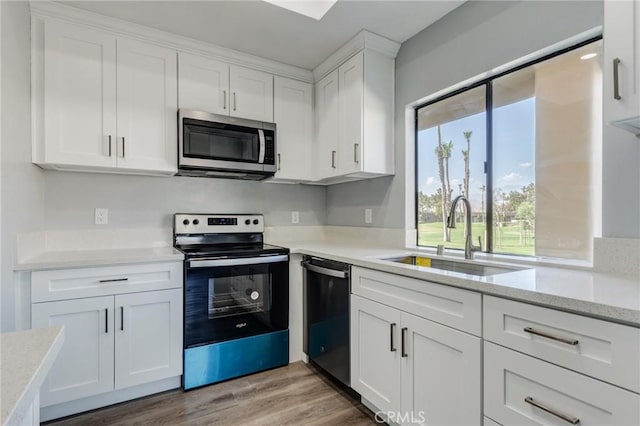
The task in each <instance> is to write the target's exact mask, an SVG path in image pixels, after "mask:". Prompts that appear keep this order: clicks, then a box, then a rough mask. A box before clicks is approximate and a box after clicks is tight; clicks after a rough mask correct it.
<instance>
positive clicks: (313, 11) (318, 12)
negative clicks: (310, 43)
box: [264, 0, 338, 21]
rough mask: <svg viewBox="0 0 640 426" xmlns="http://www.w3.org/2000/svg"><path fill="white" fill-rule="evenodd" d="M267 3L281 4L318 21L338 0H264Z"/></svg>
mask: <svg viewBox="0 0 640 426" xmlns="http://www.w3.org/2000/svg"><path fill="white" fill-rule="evenodd" d="M264 1H266V2H267V3H271V4H274V5H276V6H280V7H282V8H284V9H287V10H290V11H292V12H295V13H299V14H300V15H304V16H308V17H309V18H313V19H315V20H317V21H319V20H320V19H322V17H323V16H324V15H325V14H326V13H327V12H328V11H329V9H331V7H332V6H333V5H334V4H336V2H337V1H338V0H264Z"/></svg>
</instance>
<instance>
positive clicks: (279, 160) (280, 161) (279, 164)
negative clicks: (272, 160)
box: [278, 153, 282, 170]
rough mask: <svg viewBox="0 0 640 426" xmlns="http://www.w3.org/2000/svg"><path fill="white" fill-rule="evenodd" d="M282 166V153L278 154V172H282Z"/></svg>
mask: <svg viewBox="0 0 640 426" xmlns="http://www.w3.org/2000/svg"><path fill="white" fill-rule="evenodd" d="M281 165H282V160H281V159H280V153H278V170H280V166H281Z"/></svg>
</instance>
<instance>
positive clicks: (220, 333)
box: [185, 255, 289, 348]
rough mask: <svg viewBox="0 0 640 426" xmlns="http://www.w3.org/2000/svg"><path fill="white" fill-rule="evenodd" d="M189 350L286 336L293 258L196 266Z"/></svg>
mask: <svg viewBox="0 0 640 426" xmlns="http://www.w3.org/2000/svg"><path fill="white" fill-rule="evenodd" d="M185 277H186V279H185V348H190V347H194V346H199V345H203V344H209V343H216V342H223V341H226V340H232V339H238V338H241V337H247V336H255V335H258V334H263V333H269V332H272V331H279V330H286V329H287V328H288V326H289V256H288V255H274V256H261V257H252V258H236V259H214V260H191V261H189V262H188V264H187V270H186V275H185Z"/></svg>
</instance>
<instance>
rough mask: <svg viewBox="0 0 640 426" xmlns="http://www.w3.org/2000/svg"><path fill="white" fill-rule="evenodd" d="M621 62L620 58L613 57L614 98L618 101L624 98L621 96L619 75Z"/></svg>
mask: <svg viewBox="0 0 640 426" xmlns="http://www.w3.org/2000/svg"><path fill="white" fill-rule="evenodd" d="M620 62H621V61H620V58H614V59H613V99H615V100H616V101H619V100H620V99H622V96H620V76H619V75H618V70H619V68H620Z"/></svg>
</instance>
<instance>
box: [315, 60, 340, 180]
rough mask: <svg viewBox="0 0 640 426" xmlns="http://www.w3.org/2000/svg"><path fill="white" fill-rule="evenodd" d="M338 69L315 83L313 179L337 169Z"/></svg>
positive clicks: (323, 177) (329, 175)
mask: <svg viewBox="0 0 640 426" xmlns="http://www.w3.org/2000/svg"><path fill="white" fill-rule="evenodd" d="M339 117H340V115H339V110H338V70H335V71H333V72H332V73H330V74H329V75H327V76H326V77H324V78H323V79H322V80H320V81H319V82H317V83H316V114H315V118H316V140H315V149H314V152H315V156H314V175H315V179H325V178H329V177H332V176H335V175H336V174H337V170H338V127H339Z"/></svg>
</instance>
